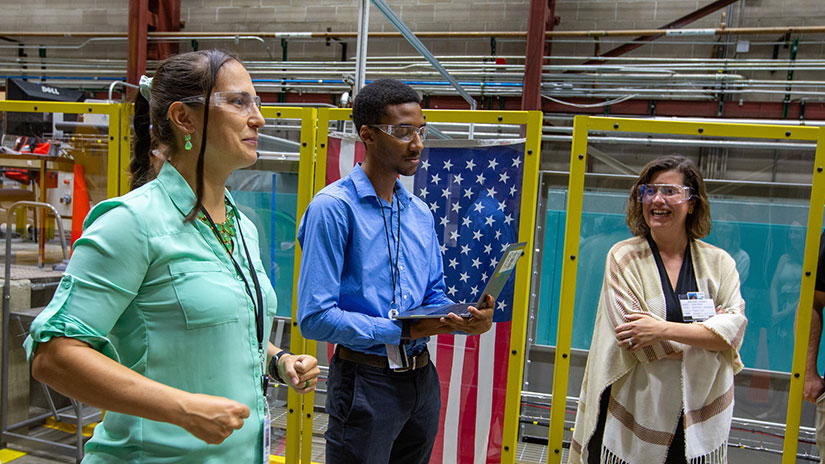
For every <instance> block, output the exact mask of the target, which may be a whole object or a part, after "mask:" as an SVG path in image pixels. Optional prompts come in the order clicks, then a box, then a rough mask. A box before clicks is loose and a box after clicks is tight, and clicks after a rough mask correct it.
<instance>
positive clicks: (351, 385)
mask: <svg viewBox="0 0 825 464" xmlns="http://www.w3.org/2000/svg"><path fill="white" fill-rule="evenodd" d="M419 102H420V97H419V96H418V94H417V93H416V92H415V90H413V89H412V88H411V87H410V86H408V85H406V84H404V83H402V82H400V81H396V80H391V79H383V80H378V81H374V82H372V83H371V84H369V85H367V86H365V87H364V88H363V89H362V90H361V91H360V93H358V96H357V97H356V99H355V102H354V105H353V111H352V119H353V122H354V123H355V127H356V129H357V130H358V132H359V135H360V136H361V140H363V142H364V144H365V145H366V147H367V153H366V159H365V160H364V162H363V163H362V164H360V165H358V166H355V168H354V169H353V170H352V172H351V173H350V174H349V175H348V176H346V177H344V178H342V179H340V180H339V181H337V182H335V183H333V184H331V185H328V186H327V187H325V188H324V189H323V190H321V191H320V192H318V194H317V195H316V196H315V198H314V199H313V200H312V202H311V203H310V204H309V207H308V208H307V211H306V213H305V214H304V217H303V218H302V220H301V224H300V227H299V229H298V240H299V242H300V243H301V249H302V257H301V272H300V277H299V279H298V323H299V324H300V328H301V333H302V334H303V335H304V337H306V338H310V339H315V340H321V341H326V342H329V343H335V344H337V348H336V350H335V356H334V357H333V358H332V360H331V362H330V367H329V379H328V380H327V401H326V409H327V412H328V413H329V426H328V427H327V431H326V433H325V438H326V443H327V445H326V462H327V463H330V464H337V463H381V464H384V463H388V462H392V463H394V464H395V463H426V462H428V461H429V459H430V453H431V451H432V447H433V442H434V440H435V436H436V434H437V432H438V420H439V414H440V409H441V395H440V389H439V382H438V373H437V372H436V369H435V366H433V365H432V364H431V363H430V362H429V353H428V352H427V339H428V337H429V336H430V335H436V334H441V333H448V332H462V333H466V334H474V335H475V334H481V333H484V332H486V331H487V330H489V329H490V327H491V325H492V316H493V309H492V308H493V307H494V304H493V301H492V298H491V297H489V296H488V300H487V301H486V302H485V305H484V306H485V309H476V308H471V309H470V312H471V314H472V318H470V319H462V318H461V317H458V316H456V315H454V314H450V317H448V318H441V319H426V320H422V321H418V322H414V323H410V322H406V321H405V322H403V323H402V322H401V321H396V320H393V319H392V316H393V315H395V314H396V313H403V312H405V311H408V310H410V309H413V308H416V307H418V306H421V305H427V306H430V305H442V304H448V303H452V301H451V300H450V299H449V298H448V297H447V295H446V294H445V293H444V289H445V286H444V265H443V262H442V259H441V251H440V247H439V241H438V237H437V236H436V233H435V224H434V220H433V216H432V214H431V212H430V210H429V209H428V208H427V206H426V204H425V203H424V202H423V201H421V200H420V199H419V198H417V197H415V196H413V195H411V194H410V192H408V191H407V190H406V189H405V188H404V187H403V186H402V185H401V183H400V182H399V180H398V176H399V175H404V176H411V175H413V174H415V171H416V170H417V169H418V163H419V161H420V154H421V150H422V149H423V147H424V144H423V142H424V138H425V137H426V134H427V132H426V131H427V128H426V124H425V120H424V115H423V113H422V112H421V106H420V104H419Z"/></svg>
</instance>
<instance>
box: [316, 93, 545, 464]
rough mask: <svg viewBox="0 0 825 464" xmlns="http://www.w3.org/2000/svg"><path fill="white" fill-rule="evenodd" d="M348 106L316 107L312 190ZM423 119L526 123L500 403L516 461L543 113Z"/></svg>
mask: <svg viewBox="0 0 825 464" xmlns="http://www.w3.org/2000/svg"><path fill="white" fill-rule="evenodd" d="M351 114H352V111H351V110H350V109H335V108H321V109H319V110H318V139H317V144H318V145H317V149H316V153H317V156H316V160H315V185H314V191H316V192H317V191H318V190H320V189H322V188H323V187H324V185H325V183H326V167H327V165H326V163H327V137H328V131H329V123H330V121H348V120H349V119H350V117H351ZM424 117H425V119H426V121H427V122H428V123H434V122H451V123H470V124H513V125H522V126H525V128H526V132H525V134H526V143H525V149H524V160H525V161H524V175H523V179H522V186H521V188H522V190H521V192H522V193H521V195H522V203H521V211H520V218H521V219H520V221H519V231H518V241H524V242H527V246H526V248H525V249H526V250H527V252H526V253H525V256H524V258H522V259H520V260H519V261H518V265H517V266H516V281H515V289H514V301H513V320H512V325H511V334H510V351H509V353H510V359H509V363H508V372H507V397H506V398H507V399H506V403H505V416H504V430H503V438H502V454H501V462H502V463H515V461H516V447H517V441H518V420H519V409H520V408H519V402H520V399H521V387H522V381H523V374H524V372H523V366H524V355H525V346H526V333H527V310H528V302H529V301H528V300H529V295H530V271H531V269H532V263H533V253H532V250H533V237H534V232H535V217H536V214H535V213H536V202H537V199H538V172H539V160H540V152H541V126H542V113H541V112H540V111H467V110H424Z"/></svg>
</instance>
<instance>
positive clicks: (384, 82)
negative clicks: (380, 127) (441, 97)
mask: <svg viewBox="0 0 825 464" xmlns="http://www.w3.org/2000/svg"><path fill="white" fill-rule="evenodd" d="M404 103H421V97H420V96H419V95H418V92H416V91H415V89H413V88H412V87H410V86H409V85H407V84H405V83H403V82H401V81H399V80H395V79H379V80H376V81H372V82H370V83H369V84H367V85H365V86H364V88H363V89H361V91H360V92H358V95H356V96H355V101H354V102H353V104H352V122H353V123H354V124H355V131H356V132H358V131H360V130H361V126H363V125H365V124H381V118H382V117H384V115H385V114H387V112H386V108H387V106H389V105H402V104H404Z"/></svg>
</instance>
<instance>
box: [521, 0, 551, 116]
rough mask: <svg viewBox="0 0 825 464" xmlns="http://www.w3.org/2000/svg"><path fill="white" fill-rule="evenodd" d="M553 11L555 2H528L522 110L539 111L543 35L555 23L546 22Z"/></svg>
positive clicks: (548, 0) (537, 0) (535, 0)
mask: <svg viewBox="0 0 825 464" xmlns="http://www.w3.org/2000/svg"><path fill="white" fill-rule="evenodd" d="M554 9H555V0H530V13H529V14H530V16H529V19H528V20H527V51H526V52H525V55H524V57H525V59H524V81H523V82H524V87H523V90H522V94H521V109H522V110H538V109H541V69H542V64H544V52H545V40H544V34H545V32H546V31H547V30H548V28H549V30H552V29H553V25H554V23H555V21H548V19H549V18H551V17H552V16H551V15H550V12H551V10H554Z"/></svg>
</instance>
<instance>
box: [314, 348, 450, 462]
mask: <svg viewBox="0 0 825 464" xmlns="http://www.w3.org/2000/svg"><path fill="white" fill-rule="evenodd" d="M326 408H327V413H328V414H329V425H328V426H327V431H326V433H325V434H324V437H325V438H326V441H327V445H326V462H327V463H329V464H358V463H365V464H366V463H369V464H387V463H393V464H396V463H399V464H426V463H428V462H429V461H430V453H432V449H433V443H434V442H435V436H436V434H437V433H438V421H439V416H440V413H441V389H440V387H439V382H438V372H437V371H436V369H435V366H433V364H432V363H430V364H429V365H428V366H427V367H425V368H423V369H417V370H414V371H407V372H401V373H397V372H393V371H391V370H389V369H382V368H379V367H372V366H367V365H364V364H358V363H355V362H352V361H344V360H342V359H340V358H339V357H338V356H337V355H335V356H333V358H332V361H331V362H330V367H329V379H328V380H327V402H326Z"/></svg>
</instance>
